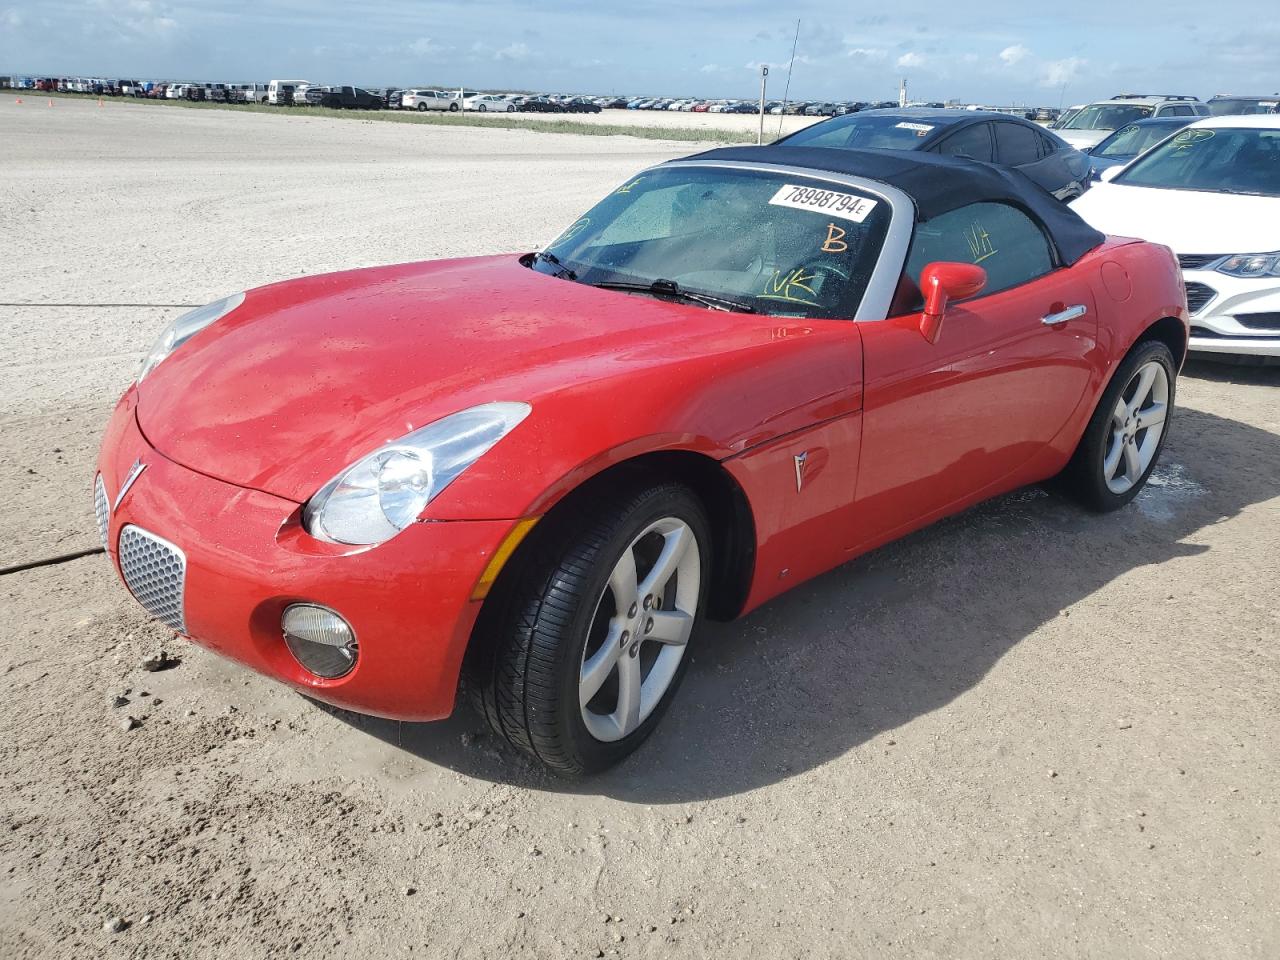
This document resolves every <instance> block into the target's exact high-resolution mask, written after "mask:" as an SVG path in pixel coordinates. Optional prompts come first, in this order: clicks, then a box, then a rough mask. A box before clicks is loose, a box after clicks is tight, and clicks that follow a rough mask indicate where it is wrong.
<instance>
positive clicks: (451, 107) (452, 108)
mask: <svg viewBox="0 0 1280 960" xmlns="http://www.w3.org/2000/svg"><path fill="white" fill-rule="evenodd" d="M449 112H450V113H457V112H458V104H457V103H456V102H454V103H451V104H449Z"/></svg>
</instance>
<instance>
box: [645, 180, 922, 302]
mask: <svg viewBox="0 0 1280 960" xmlns="http://www.w3.org/2000/svg"><path fill="white" fill-rule="evenodd" d="M681 167H720V168H723V169H727V170H754V171H756V172H758V173H781V174H786V175H788V176H793V177H804V178H806V179H809V180H821V181H824V182H826V183H838V184H840V185H842V186H846V187H856V188H857V189H859V190H862V191H864V192H866V193H870V194H873V195H874V196H877V197H880V198H882V199H883V200H885V201H886V202H887V203H888V204H889V209H890V210H891V211H892V212H893V215H892V217H891V218H890V219H889V229H888V231H887V232H886V233H885V238H884V244H883V245H882V246H881V248H880V259H879V260H877V261H876V266H875V269H874V270H873V271H872V272H871V279H870V280H869V281H868V282H867V289H866V290H864V291H863V293H862V302H861V303H859V304H858V309H857V310H856V311H855V312H854V315H853V318H852V319H854V320H883V319H885V317H887V316H888V315H889V306H890V305H891V304H892V303H893V295H894V293H896V292H897V289H898V280H899V279H900V278H901V276H902V268H903V267H904V266H905V265H906V262H907V248H908V247H909V246H910V245H911V234H912V232H913V231H914V230H915V225H916V204H915V201H914V200H912V199H911V197H910V196H909V195H908V194H906V193H904V192H903V191H901V190H899V189H898V188H897V187H893V186H890V185H889V184H887V183H881V182H880V181H879V180H869V179H867V178H866V177H855V176H852V175H851V174H844V173H833V172H832V171H829V170H811V169H809V168H808V167H793V166H791V165H790V164H781V163H752V162H749V161H746V160H669V161H667V162H666V163H660V164H658V165H657V166H656V167H650V168H649V169H651V170H660V169H664V168H676V169H679V168H681ZM631 179H633V180H634V179H635V178H634V177H632V178H631Z"/></svg>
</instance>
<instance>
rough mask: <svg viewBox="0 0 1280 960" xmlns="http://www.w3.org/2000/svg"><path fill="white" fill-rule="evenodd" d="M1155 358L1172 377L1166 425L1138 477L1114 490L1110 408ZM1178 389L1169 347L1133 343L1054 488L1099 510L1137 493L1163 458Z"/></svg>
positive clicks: (1153, 342)
mask: <svg viewBox="0 0 1280 960" xmlns="http://www.w3.org/2000/svg"><path fill="white" fill-rule="evenodd" d="M1153 360H1154V361H1156V362H1157V363H1159V364H1161V365H1162V366H1163V367H1164V369H1165V374H1166V375H1167V376H1168V378H1169V400H1168V410H1167V412H1166V415H1165V422H1164V429H1163V431H1162V432H1161V434H1160V438H1159V444H1158V445H1157V447H1156V451H1155V454H1154V456H1152V458H1151V462H1150V463H1149V464H1148V465H1147V468H1146V469H1145V470H1144V471H1143V472H1142V474H1141V475H1140V477H1139V478H1138V481H1137V482H1136V483H1134V484H1133V486H1132V487H1130V488H1129V489H1128V490H1126V491H1125V492H1124V493H1115V492H1113V491H1112V490H1111V488H1110V487H1108V486H1107V482H1106V479H1105V477H1104V475H1103V466H1102V463H1103V458H1104V457H1105V456H1106V449H1107V445H1108V443H1109V442H1110V440H1111V435H1112V423H1111V419H1112V418H1111V412H1112V410H1113V409H1114V408H1115V406H1116V401H1117V400H1118V399H1119V398H1120V394H1121V393H1122V392H1123V391H1124V390H1125V389H1126V388H1127V387H1128V386H1129V384H1130V381H1131V380H1132V378H1133V375H1134V374H1135V373H1136V372H1137V370H1138V369H1139V368H1140V367H1142V366H1144V365H1145V364H1147V363H1149V362H1151V361H1153ZM1176 390H1177V367H1176V366H1175V365H1174V362H1173V354H1172V353H1170V352H1169V348H1168V347H1167V346H1165V344H1164V343H1162V342H1160V341H1159V340H1143V341H1141V342H1140V343H1138V344H1137V345H1136V346H1134V348H1133V349H1132V350H1130V351H1129V353H1128V355H1127V356H1126V357H1125V358H1124V360H1122V361H1121V362H1120V365H1119V366H1118V367H1117V368H1116V372H1115V373H1114V374H1113V375H1112V377H1111V382H1110V383H1109V384H1107V389H1106V390H1104V391H1103V393H1102V398H1101V399H1100V400H1099V401H1098V406H1097V408H1096V409H1095V410H1094V411H1093V416H1092V417H1091V418H1090V419H1089V425H1088V426H1087V427H1086V428H1085V431H1084V436H1083V437H1081V438H1080V443H1079V444H1078V445H1077V447H1076V451H1075V453H1074V454H1073V455H1072V457H1071V461H1070V462H1069V463H1068V464H1067V466H1066V468H1065V469H1064V470H1063V471H1062V473H1060V474H1059V475H1058V476H1057V477H1055V478H1054V479H1053V481H1052V482H1051V486H1052V487H1053V489H1055V490H1056V491H1058V492H1060V493H1063V494H1065V495H1067V496H1069V497H1071V498H1072V499H1074V500H1076V501H1078V502H1079V503H1081V504H1082V505H1083V506H1085V507H1087V508H1088V509H1090V510H1093V511H1096V512H1097V513H1109V512H1110V511H1112V510H1118V509H1120V508H1121V507H1123V506H1124V505H1125V504H1127V503H1128V502H1129V501H1131V500H1132V499H1133V498H1134V497H1136V496H1137V495H1138V493H1139V492H1140V491H1141V490H1142V488H1143V486H1144V485H1145V484H1146V482H1147V478H1148V477H1150V476H1151V471H1153V470H1154V469H1155V468H1156V464H1158V463H1159V462H1160V454H1161V453H1162V452H1163V451H1164V444H1165V441H1166V440H1167V439H1168V438H1169V427H1170V421H1171V419H1172V417H1173V412H1174V400H1175V395H1176Z"/></svg>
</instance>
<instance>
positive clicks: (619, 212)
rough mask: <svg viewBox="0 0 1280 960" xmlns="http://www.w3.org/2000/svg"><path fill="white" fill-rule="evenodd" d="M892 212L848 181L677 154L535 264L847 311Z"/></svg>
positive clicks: (749, 303) (727, 296)
mask: <svg viewBox="0 0 1280 960" xmlns="http://www.w3.org/2000/svg"><path fill="white" fill-rule="evenodd" d="M890 217H891V212H890V208H889V204H888V203H887V202H886V201H884V200H883V199H880V198H877V197H875V196H873V195H871V194H870V193H868V192H866V191H863V190H859V189H857V188H855V187H850V186H846V185H843V184H833V183H829V182H826V181H822V180H817V179H812V178H809V177H805V176H800V175H797V174H793V173H786V174H783V173H766V172H762V171H754V170H736V169H727V168H719V167H700V166H694V165H691V164H673V165H671V166H666V167H658V168H656V169H653V170H649V171H647V172H645V173H642V174H640V175H639V176H638V177H636V178H635V179H633V180H631V181H630V182H628V183H625V184H623V185H622V186H621V187H619V188H618V189H617V190H615V191H614V192H613V193H611V194H610V195H609V196H608V197H606V198H605V199H604V200H602V201H601V202H600V203H598V204H596V206H594V207H593V208H591V209H590V210H588V211H587V213H586V214H585V215H584V216H582V217H580V218H579V219H578V220H576V221H575V222H574V223H572V224H571V225H570V226H569V228H568V229H567V230H565V231H564V233H562V234H561V235H560V236H559V238H557V239H556V240H555V242H553V243H552V244H551V245H550V246H549V247H547V249H546V251H545V252H544V253H543V254H542V255H540V256H539V257H537V258H536V259H535V260H534V261H533V263H532V267H533V269H536V270H540V271H542V272H544V273H549V274H554V275H557V276H561V277H563V278H565V279H569V280H575V281H576V282H578V283H585V284H592V285H608V284H627V285H630V284H636V285H638V286H639V287H640V289H641V290H642V291H644V290H646V289H647V288H648V287H649V285H651V284H654V283H655V282H656V283H658V288H656V289H655V290H653V291H649V292H651V293H653V294H654V295H662V294H664V293H667V294H669V293H670V291H671V286H670V285H671V284H674V285H676V287H677V289H678V290H679V291H680V292H681V294H695V295H696V294H701V295H703V296H704V297H714V298H719V299H721V300H723V301H727V303H726V304H722V305H721V308H724V307H725V306H730V307H732V306H736V307H739V308H741V309H745V310H750V311H752V312H755V313H762V314H772V315H775V316H788V317H797V316H798V317H815V318H816V317H852V316H854V315H855V313H856V312H857V309H858V305H859V303H861V301H862V295H863V293H864V291H865V290H866V286H867V283H868V281H869V280H870V278H871V273H872V271H873V270H874V268H875V265H876V261H877V260H878V258H879V255H880V249H881V246H882V244H883V242H884V237H885V233H886V231H887V229H888V226H889V221H890ZM547 254H550V256H547ZM686 299H689V300H692V299H693V298H692V297H686ZM707 305H708V306H711V304H707Z"/></svg>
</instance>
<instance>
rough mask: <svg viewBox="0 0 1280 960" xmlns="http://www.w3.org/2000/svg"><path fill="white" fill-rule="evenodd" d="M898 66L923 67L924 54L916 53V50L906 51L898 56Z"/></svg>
mask: <svg viewBox="0 0 1280 960" xmlns="http://www.w3.org/2000/svg"><path fill="white" fill-rule="evenodd" d="M898 66H900V67H923V66H924V55H923V54H919V53H916V52H915V51H914V50H912V51H910V52H909V53H904V54H903V55H902V56H900V57H899V58H898Z"/></svg>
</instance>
